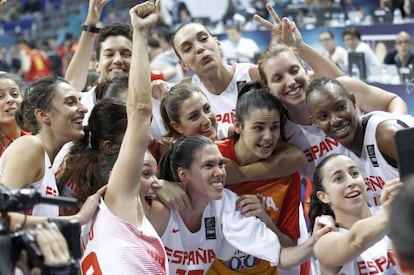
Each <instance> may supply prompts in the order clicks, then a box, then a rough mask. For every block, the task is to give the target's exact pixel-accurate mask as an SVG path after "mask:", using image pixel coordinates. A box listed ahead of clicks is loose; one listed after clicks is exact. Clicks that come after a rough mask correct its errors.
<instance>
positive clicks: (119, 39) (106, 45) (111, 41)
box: [101, 35, 132, 51]
mask: <svg viewBox="0 0 414 275" xmlns="http://www.w3.org/2000/svg"><path fill="white" fill-rule="evenodd" d="M122 49H127V50H132V41H131V40H129V39H128V38H127V37H125V36H122V35H111V36H108V37H107V38H106V39H105V40H104V41H102V42H101V51H105V50H122Z"/></svg>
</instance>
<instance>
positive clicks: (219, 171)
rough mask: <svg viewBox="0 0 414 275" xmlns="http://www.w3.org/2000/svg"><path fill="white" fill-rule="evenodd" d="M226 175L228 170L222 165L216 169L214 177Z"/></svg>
mask: <svg viewBox="0 0 414 275" xmlns="http://www.w3.org/2000/svg"><path fill="white" fill-rule="evenodd" d="M225 174H226V168H225V167H224V165H223V166H221V165H217V166H216V168H215V169H214V176H216V177H222V176H223V175H225Z"/></svg>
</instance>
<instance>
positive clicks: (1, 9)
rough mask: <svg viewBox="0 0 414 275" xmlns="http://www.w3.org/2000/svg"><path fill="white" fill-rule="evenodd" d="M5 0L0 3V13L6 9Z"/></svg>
mask: <svg viewBox="0 0 414 275" xmlns="http://www.w3.org/2000/svg"><path fill="white" fill-rule="evenodd" d="M6 3H7V0H1V1H0V13H1V12H3V10H4V8H5V7H6Z"/></svg>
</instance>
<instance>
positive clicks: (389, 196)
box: [380, 178, 403, 213]
mask: <svg viewBox="0 0 414 275" xmlns="http://www.w3.org/2000/svg"><path fill="white" fill-rule="evenodd" d="M402 185H403V183H402V182H401V181H400V179H398V178H397V179H393V180H390V181H387V182H386V183H385V185H384V186H383V189H382V191H381V198H380V201H381V205H382V208H383V210H384V211H387V212H388V213H389V211H390V209H391V203H392V201H393V199H394V197H395V196H396V195H397V193H398V191H399V189H400V188H401V186H402Z"/></svg>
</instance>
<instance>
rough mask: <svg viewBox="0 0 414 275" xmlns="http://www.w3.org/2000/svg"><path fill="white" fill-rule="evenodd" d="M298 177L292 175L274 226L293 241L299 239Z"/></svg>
mask: <svg viewBox="0 0 414 275" xmlns="http://www.w3.org/2000/svg"><path fill="white" fill-rule="evenodd" d="M299 205H300V176H299V173H295V174H293V175H292V183H291V184H290V186H289V189H288V191H287V192H286V197H285V199H284V200H283V206H282V209H281V211H280V216H279V219H278V221H277V224H276V226H277V227H278V228H279V229H280V230H281V231H282V232H283V233H285V234H287V235H288V236H289V237H291V238H292V239H294V240H297V239H299V237H300V229H299Z"/></svg>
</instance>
